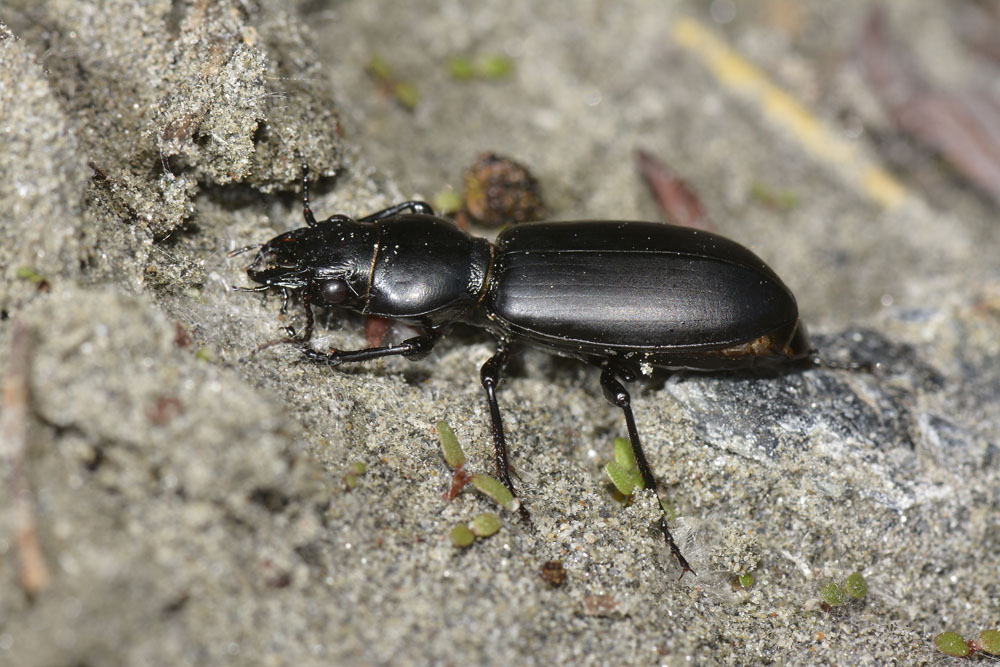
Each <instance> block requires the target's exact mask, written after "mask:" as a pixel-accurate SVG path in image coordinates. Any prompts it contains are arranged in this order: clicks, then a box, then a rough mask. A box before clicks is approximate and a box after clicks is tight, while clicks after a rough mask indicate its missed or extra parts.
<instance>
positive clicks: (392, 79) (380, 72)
mask: <svg viewBox="0 0 1000 667" xmlns="http://www.w3.org/2000/svg"><path fill="white" fill-rule="evenodd" d="M368 73H369V74H370V75H371V77H372V78H373V79H375V81H376V82H377V83H378V84H379V86H381V87H382V88H383V89H384V90H385V91H387V92H389V93H390V94H392V96H393V97H394V98H395V99H396V102H398V103H399V105H400V106H401V107H403V108H404V109H406V110H407V111H413V110H414V109H415V108H416V106H417V103H418V102H419V101H420V95H419V93H418V92H417V87H416V86H414V85H413V84H412V83H410V82H409V81H402V80H400V79H397V78H396V75H395V74H394V73H393V71H392V67H391V66H390V65H389V63H388V62H387V61H386V60H385V59H384V58H382V57H381V56H379V55H373V56H372V57H371V59H370V60H369V61H368Z"/></svg>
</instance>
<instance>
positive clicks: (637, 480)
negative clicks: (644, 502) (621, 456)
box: [629, 468, 646, 491]
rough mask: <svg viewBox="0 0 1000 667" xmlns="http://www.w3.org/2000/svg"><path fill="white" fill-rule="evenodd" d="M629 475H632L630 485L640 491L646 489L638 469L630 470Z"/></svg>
mask: <svg viewBox="0 0 1000 667" xmlns="http://www.w3.org/2000/svg"><path fill="white" fill-rule="evenodd" d="M629 474H630V475H632V483H633V484H635V488H637V489H639V490H640V491H642V490H643V489H645V488H646V481H645V480H644V479H643V478H642V473H641V472H639V469H638V468H632V470H631V472H629Z"/></svg>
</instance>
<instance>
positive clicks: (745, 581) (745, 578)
mask: <svg viewBox="0 0 1000 667" xmlns="http://www.w3.org/2000/svg"><path fill="white" fill-rule="evenodd" d="M740 586H742V587H743V588H750V587H751V586H753V575H752V574H750V573H749V572H746V573H744V574H741V575H740Z"/></svg>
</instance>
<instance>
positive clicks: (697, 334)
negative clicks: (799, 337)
mask: <svg viewBox="0 0 1000 667" xmlns="http://www.w3.org/2000/svg"><path fill="white" fill-rule="evenodd" d="M497 246H498V250H499V251H500V252H498V257H499V258H500V259H499V260H498V262H497V265H496V267H495V274H494V279H493V281H492V283H493V284H492V290H491V297H492V299H493V311H494V314H495V318H496V319H494V326H498V327H499V328H501V329H504V330H507V331H509V332H512V333H517V334H520V335H524V336H527V337H529V338H530V339H534V341H535V342H543V341H546V342H548V343H549V344H555V345H558V346H559V347H564V348H565V347H569V348H572V347H573V344H574V343H575V344H583V345H584V346H585V347H590V346H602V347H607V348H612V349H613V348H618V349H621V348H633V349H634V348H642V349H645V350H650V351H652V350H658V349H659V350H677V351H680V350H682V349H683V350H687V351H695V350H713V349H721V348H728V347H732V346H734V345H740V344H743V343H747V342H749V341H752V340H755V339H757V338H760V337H761V336H765V335H768V334H770V333H772V332H774V331H776V330H779V329H782V328H787V327H790V326H793V325H794V323H795V322H796V321H797V319H798V309H797V307H796V304H795V299H794V297H793V296H792V294H791V292H790V291H789V290H788V288H787V287H785V285H784V284H783V283H782V282H781V280H780V279H778V277H777V276H776V275H775V274H774V272H773V271H771V270H770V269H769V268H768V267H767V266H766V265H765V264H764V262H763V261H761V260H760V259H759V258H758V257H757V256H756V255H754V254H753V253H751V252H750V251H749V250H747V249H746V248H744V247H743V246H740V245H739V244H737V243H735V242H733V241H730V240H728V239H725V238H722V237H719V236H715V235H714V234H708V233H705V232H701V231H697V230H692V229H688V228H684V227H675V226H672V225H665V224H658V223H625V224H623V223H612V222H583V223H540V224H533V225H521V226H518V227H515V228H512V229H511V230H509V231H508V232H505V233H504V234H503V235H501V237H500V238H499V239H498V240H497ZM612 248H613V250H612ZM567 344H569V345H567ZM577 347H579V345H577Z"/></svg>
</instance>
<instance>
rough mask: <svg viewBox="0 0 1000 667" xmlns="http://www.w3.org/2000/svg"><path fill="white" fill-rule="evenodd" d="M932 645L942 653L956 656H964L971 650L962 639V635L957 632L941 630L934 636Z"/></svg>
mask: <svg viewBox="0 0 1000 667" xmlns="http://www.w3.org/2000/svg"><path fill="white" fill-rule="evenodd" d="M934 645H935V646H937V647H938V650H940V651H941V652H942V653H944V654H946V655H953V656H955V657H956V658H964V657H965V656H967V655H969V653H970V652H971V651H970V650H969V645H968V644H967V643H966V642H965V640H964V639H962V635H960V634H958V633H957V632H942V633H941V634H939V635H938V636H937V637H935V638H934Z"/></svg>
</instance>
